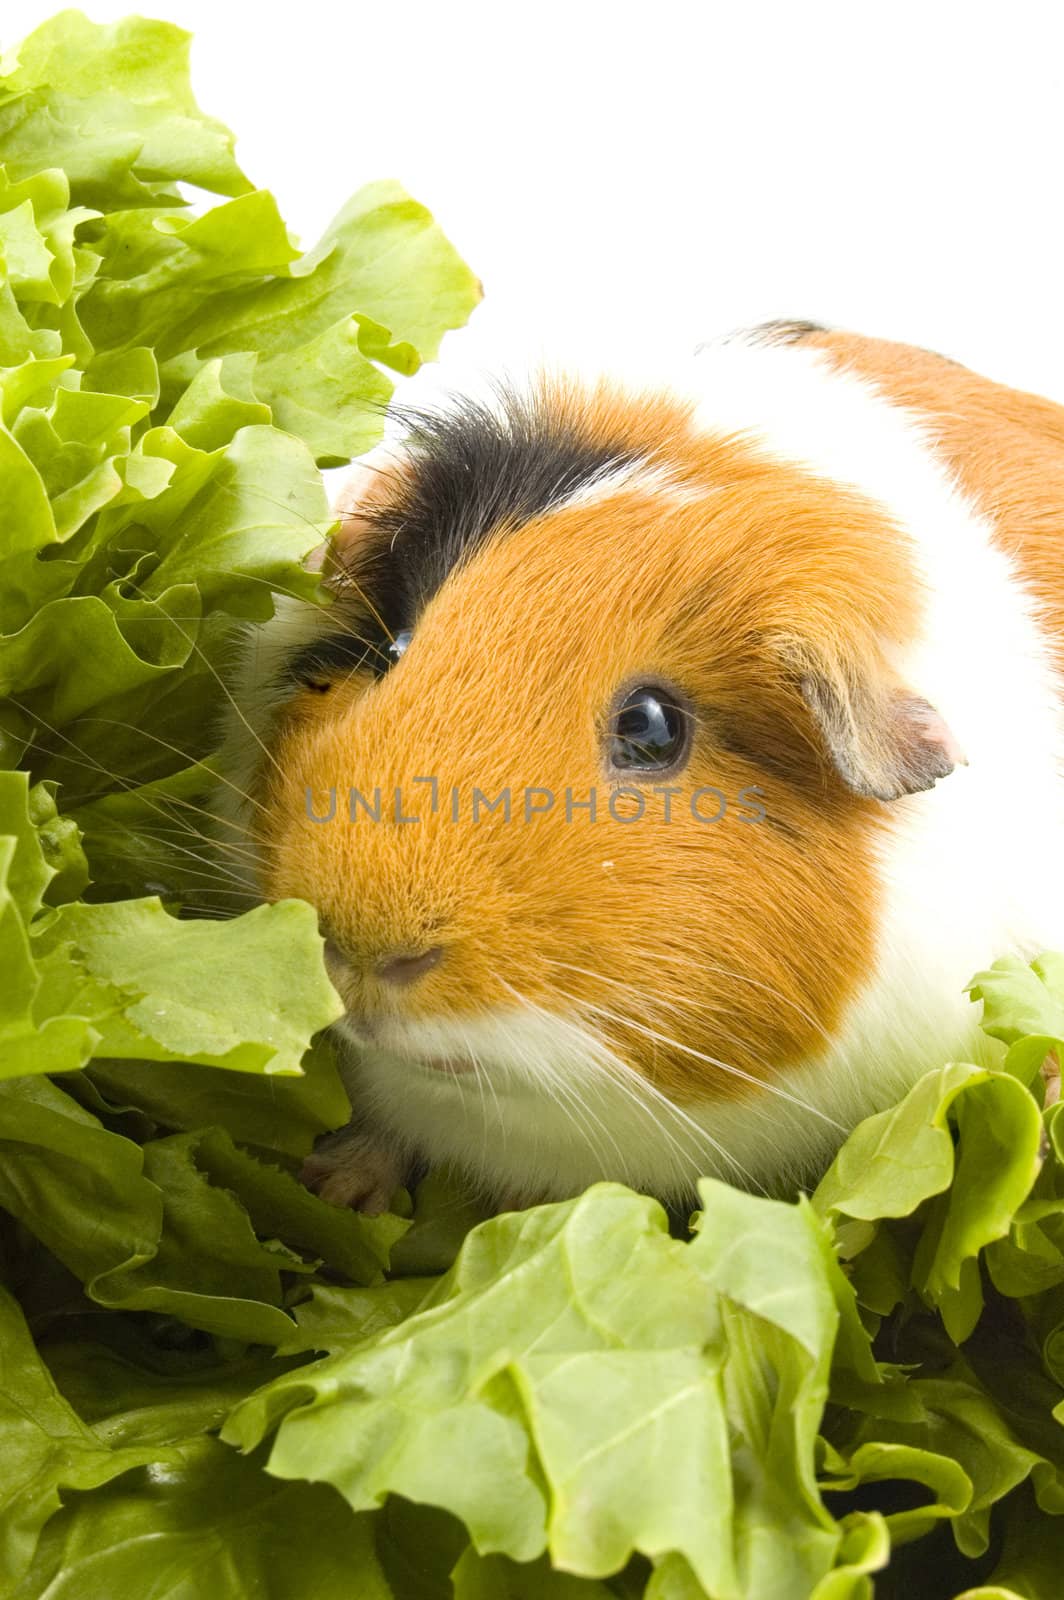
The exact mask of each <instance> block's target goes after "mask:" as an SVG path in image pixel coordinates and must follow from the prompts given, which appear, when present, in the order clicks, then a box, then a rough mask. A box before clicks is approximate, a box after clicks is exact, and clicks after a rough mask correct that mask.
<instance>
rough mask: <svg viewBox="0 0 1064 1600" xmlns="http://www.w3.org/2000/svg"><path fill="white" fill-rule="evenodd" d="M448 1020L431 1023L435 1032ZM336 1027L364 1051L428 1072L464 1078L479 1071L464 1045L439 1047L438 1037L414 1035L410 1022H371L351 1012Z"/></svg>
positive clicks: (440, 1075)
mask: <svg viewBox="0 0 1064 1600" xmlns="http://www.w3.org/2000/svg"><path fill="white" fill-rule="evenodd" d="M446 1027H447V1025H446V1024H436V1025H432V1024H430V1028H431V1029H432V1031H433V1032H434V1033H435V1032H436V1031H438V1030H439V1029H441V1028H446ZM336 1029H337V1031H338V1032H339V1033H341V1034H343V1035H344V1036H345V1037H346V1038H348V1039H350V1040H351V1041H352V1042H353V1043H354V1044H356V1045H357V1046H358V1048H359V1050H360V1051H361V1052H364V1053H367V1054H378V1053H379V1054H381V1055H386V1056H388V1057H389V1058H390V1059H392V1060H397V1061H398V1062H399V1063H400V1064H401V1065H402V1066H404V1067H413V1068H419V1067H420V1068H423V1069H424V1071H425V1072H426V1073H431V1074H435V1075H437V1076H439V1077H443V1078H463V1077H466V1076H467V1075H470V1074H474V1073H476V1072H477V1068H478V1062H477V1061H476V1060H475V1059H474V1058H473V1056H472V1055H471V1054H469V1053H468V1052H467V1051H465V1050H463V1049H462V1048H460V1047H459V1048H458V1049H455V1048H454V1047H453V1044H452V1045H444V1047H443V1048H439V1047H437V1041H436V1040H435V1039H433V1040H431V1042H430V1041H429V1040H420V1039H416V1038H415V1039H411V1038H409V1037H408V1034H409V1032H410V1029H409V1026H408V1025H407V1026H404V1025H403V1024H401V1023H400V1024H396V1023H394V1022H369V1021H367V1020H366V1019H365V1018H364V1017H359V1016H354V1015H352V1014H351V1013H348V1014H347V1016H345V1017H341V1019H340V1021H339V1022H338V1023H337V1024H336Z"/></svg>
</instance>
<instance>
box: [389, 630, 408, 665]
mask: <svg viewBox="0 0 1064 1600" xmlns="http://www.w3.org/2000/svg"><path fill="white" fill-rule="evenodd" d="M413 637H414V630H413V628H403V629H402V631H401V632H399V633H397V634H396V636H395V638H394V639H393V640H392V641H391V643H390V644H389V646H388V654H389V655H390V656H391V657H392V659H393V660H394V661H398V660H399V657H400V656H402V655H405V654H406V652H407V650H408V649H409V648H410V641H411V639H412V638H413Z"/></svg>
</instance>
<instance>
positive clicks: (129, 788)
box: [8, 696, 247, 889]
mask: <svg viewBox="0 0 1064 1600" xmlns="http://www.w3.org/2000/svg"><path fill="white" fill-rule="evenodd" d="M8 698H9V699H10V700H11V704H12V705H14V706H16V707H17V708H18V709H19V710H20V711H22V712H23V713H24V714H25V715H27V716H30V717H32V718H33V720H34V721H35V722H38V723H39V724H40V725H41V727H43V728H45V729H46V730H47V731H48V732H49V733H50V734H52V735H54V736H55V737H56V738H58V739H61V740H62V741H63V743H64V744H67V745H69V746H70V747H71V749H73V750H77V751H78V752H79V754H78V755H77V756H69V755H67V756H63V757H62V758H61V759H62V760H64V761H67V762H69V763H70V765H71V766H78V767H84V768H86V769H87V770H88V771H90V772H98V773H100V774H102V776H104V777H105V778H107V779H108V780H109V782H111V783H114V784H117V785H118V786H119V788H120V789H121V790H123V791H124V792H126V793H136V792H138V790H139V787H140V786H139V785H137V784H135V783H132V782H130V781H129V780H128V779H125V778H123V777H122V776H121V775H120V774H119V773H117V772H113V771H112V770H111V769H110V768H109V767H106V766H104V764H103V763H102V762H101V761H97V760H96V759H95V758H94V757H92V756H90V755H89V754H88V752H87V751H86V750H85V749H84V747H83V746H81V745H79V744H78V743H77V742H76V741H75V740H73V739H71V738H69V736H68V735H67V734H65V733H63V732H62V731H61V729H59V728H56V727H54V726H53V725H52V724H51V723H50V722H48V720H47V719H46V718H45V717H42V716H41V715H40V713H39V712H36V711H33V710H31V709H30V707H28V706H24V705H22V704H21V703H20V702H19V701H18V700H16V699H15V698H14V696H9V697H8ZM123 726H128V724H123ZM135 731H136V730H135ZM140 798H141V800H142V801H143V802H144V804H145V805H147V806H149V807H150V808H151V810H153V811H155V812H157V813H158V814H159V816H161V817H162V818H163V819H164V821H166V822H170V823H172V822H175V821H177V820H179V819H177V818H175V817H174V816H173V814H172V813H171V812H170V811H168V810H166V809H165V807H164V806H163V805H161V804H159V803H157V802H156V801H153V800H151V799H149V798H148V797H147V796H146V795H141V796H140ZM169 803H170V804H186V805H190V806H191V804H192V802H190V801H181V800H178V799H176V798H171V799H170V802H169ZM193 809H195V810H202V811H203V813H204V815H205V816H210V812H208V811H206V810H205V808H203V807H194V808H193ZM111 826H112V827H117V828H119V829H120V830H121V831H122V832H123V833H124V834H126V835H127V836H128V837H129V838H130V839H137V838H138V837H139V836H140V834H139V832H138V830H137V829H135V828H132V827H130V826H129V825H128V824H127V823H123V822H118V821H116V820H115V819H111ZM141 831H145V830H141ZM186 832H187V833H188V834H189V836H190V837H192V838H195V839H200V840H201V841H202V842H203V843H204V844H205V845H207V847H208V849H210V850H213V848H214V845H215V843H216V841H214V840H212V839H210V838H208V837H207V836H206V835H205V834H203V833H201V832H198V831H197V830H196V829H193V828H189V829H187V830H186ZM167 848H168V849H170V850H172V851H177V852H178V853H179V854H181V855H184V856H188V857H190V858H191V859H192V860H195V861H198V862H200V863H201V865H203V866H204V867H206V868H208V869H209V874H210V876H211V877H213V878H214V879H215V880H216V879H217V877H218V875H219V873H222V874H224V875H226V876H229V877H231V878H232V880H233V882H234V883H236V884H238V885H239V886H240V888H241V889H246V888H247V879H246V878H244V877H237V875H236V874H235V873H233V872H231V871H230V870H229V869H227V868H224V867H223V865H222V863H221V862H219V861H217V860H216V859H214V858H213V856H205V855H203V854H202V853H201V852H200V851H197V850H193V849H192V848H191V847H190V846H187V845H179V844H177V843H172V844H170V845H168V846H167ZM229 848H235V847H233V846H230V847H229ZM182 870H184V871H187V870H188V869H182ZM203 876H205V877H206V876H208V874H206V873H205V874H203Z"/></svg>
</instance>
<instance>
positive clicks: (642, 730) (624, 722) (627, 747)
mask: <svg viewBox="0 0 1064 1600" xmlns="http://www.w3.org/2000/svg"><path fill="white" fill-rule="evenodd" d="M690 724H691V716H690V712H689V711H687V710H686V709H685V708H684V707H683V706H682V705H681V704H680V702H679V700H678V698H677V697H676V696H674V695H672V694H670V692H669V690H668V689H666V688H664V687H663V686H662V685H661V684H652V685H651V684H641V685H640V686H639V687H638V688H636V689H630V690H629V691H628V693H627V694H626V695H625V697H624V699H623V700H622V701H621V702H620V704H619V705H618V706H617V707H616V708H615V710H614V712H613V718H612V721H611V723H610V730H609V736H608V741H607V755H608V757H609V763H610V766H611V767H613V768H614V769H615V770H618V771H621V772H629V771H640V772H666V771H674V770H675V769H676V768H677V767H679V766H681V765H682V763H683V761H684V758H685V757H686V755H687V751H688V748H689V746H690V742H691V735H690Z"/></svg>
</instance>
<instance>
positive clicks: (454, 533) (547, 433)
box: [352, 387, 641, 633]
mask: <svg viewBox="0 0 1064 1600" xmlns="http://www.w3.org/2000/svg"><path fill="white" fill-rule="evenodd" d="M496 393H497V398H498V406H497V408H495V407H489V406H487V405H483V404H481V403H479V402H477V401H474V400H468V399H461V400H458V401H456V402H455V403H454V404H453V405H452V406H451V407H450V408H449V409H447V410H446V411H439V412H426V411H409V410H407V411H403V410H400V411H399V413H398V415H399V418H400V421H401V422H403V423H404V424H405V426H406V437H405V439H404V461H403V469H402V471H401V474H400V475H399V476H398V478H397V483H396V487H395V491H394V493H392V494H391V495H389V497H388V499H387V502H386V503H385V504H384V505H382V506H380V507H371V508H370V509H369V510H368V512H367V516H368V519H369V521H370V523H371V524H372V525H373V527H374V529H375V530H376V537H375V538H373V539H371V540H370V541H368V545H369V546H370V547H372V551H373V553H372V554H370V551H369V549H368V548H367V542H364V543H363V544H362V546H361V548H360V551H359V557H358V565H357V568H356V569H355V570H353V571H352V578H353V579H354V581H355V582H356V583H357V584H358V585H359V586H360V587H362V588H364V589H368V591H369V593H370V596H371V598H372V600H373V604H374V605H375V607H376V608H377V610H378V611H379V613H380V616H381V618H382V619H383V621H384V623H385V624H386V626H387V627H388V628H389V630H391V631H392V632H396V633H397V632H399V631H400V630H401V629H404V628H412V627H413V626H414V625H415V622H416V620H417V617H418V614H419V613H420V612H421V611H422V610H423V609H424V607H425V605H426V604H427V602H428V601H429V600H430V599H431V598H432V596H433V595H434V594H435V593H436V591H437V590H438V589H439V588H440V586H441V585H442V584H443V583H444V582H445V580H446V579H447V577H448V576H449V574H450V573H451V572H453V571H454V569H455V568H456V567H457V566H459V565H460V564H461V563H462V562H463V561H464V560H466V559H467V558H468V557H469V556H470V555H473V554H475V553H476V551H477V550H479V549H481V548H482V547H483V546H484V545H485V544H486V543H487V541H488V540H489V539H492V538H494V537H496V536H498V535H502V534H505V533H507V532H511V531H512V530H514V529H515V528H519V527H521V526H522V525H523V524H524V523H527V522H530V521H532V519H533V518H535V517H538V516H542V515H543V514H544V513H545V512H548V511H550V510H551V508H552V507H554V506H557V505H560V504H561V503H562V502H563V501H565V500H567V499H568V498H569V497H570V496H571V495H573V494H575V493H576V492H577V491H578V490H581V489H584V488H589V487H591V486H592V485H594V484H595V483H597V482H598V481H599V479H601V478H603V477H604V476H606V475H607V474H608V473H610V472H612V471H614V470H615V469H617V468H618V467H623V466H626V465H629V464H630V463H633V462H635V461H636V460H638V459H639V457H640V455H641V452H640V451H639V450H637V449H636V448H634V447H633V446H632V445H631V444H630V443H625V442H622V441H617V442H615V443H608V442H605V443H604V442H603V441H602V440H600V439H594V438H592V437H591V435H590V431H589V427H588V424H587V423H586V422H585V421H584V418H583V417H582V415H581V413H580V409H579V407H578V406H576V405H574V408H573V410H572V412H571V413H569V414H566V413H565V412H564V410H559V409H558V407H557V406H550V405H548V404H547V403H546V402H545V401H544V400H543V399H541V398H539V397H538V396H536V395H531V396H524V395H518V394H517V393H515V392H514V391H513V390H510V389H506V388H502V387H500V388H499V389H498V390H497V391H496ZM367 558H368V559H367Z"/></svg>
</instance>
